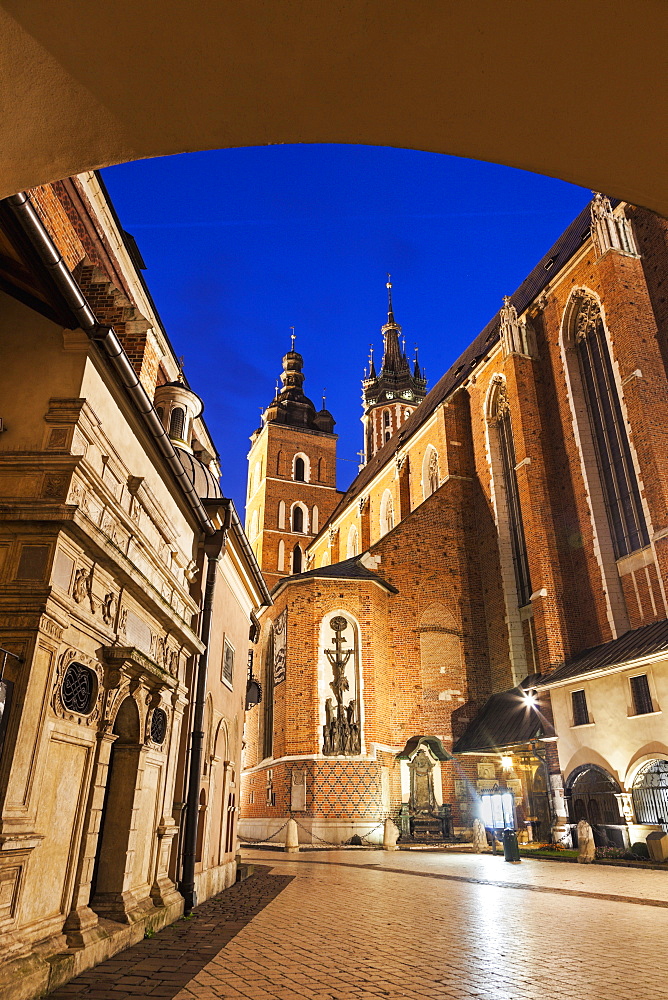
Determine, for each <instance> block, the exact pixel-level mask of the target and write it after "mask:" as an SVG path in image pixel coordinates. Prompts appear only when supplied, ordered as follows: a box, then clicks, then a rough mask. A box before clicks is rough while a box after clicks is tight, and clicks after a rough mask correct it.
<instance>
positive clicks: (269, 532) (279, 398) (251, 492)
mask: <svg viewBox="0 0 668 1000" xmlns="http://www.w3.org/2000/svg"><path fill="white" fill-rule="evenodd" d="M303 364H304V359H303V358H302V356H301V354H298V353H297V351H295V349H294V335H293V340H292V348H291V350H290V351H288V353H287V354H286V355H285V356H284V358H283V371H282V372H281V382H282V383H283V388H282V389H281V391H280V392H279V391H278V389H277V391H276V395H275V397H274V399H273V400H272V401H271V403H270V404H269V406H268V407H267V409H266V410H265V412H264V413H263V414H262V426H261V427H260V428H258V430H256V431H255V432H254V433H253V435H252V436H251V450H250V452H249V454H248V494H247V500H246V534H247V535H248V538H249V539H250V543H251V545H252V547H253V551H254V552H255V555H256V557H257V560H258V562H259V563H260V567H261V568H262V572H263V573H264V576H265V579H266V581H267V586H268V587H269V588H271V587H273V586H275V585H276V584H277V583H278V581H279V580H281V579H283V577H285V576H289V575H290V574H291V573H301V572H303V571H304V570H305V569H306V568H307V567H306V557H305V552H306V548H307V546H308V545H309V543H310V542H311V540H312V539H313V538H314V537H315V535H317V534H318V531H319V530H320V527H321V526H322V525H323V524H324V523H325V521H326V520H327V518H328V517H329V515H330V514H331V512H332V511H333V510H334V507H335V506H336V504H337V503H338V501H339V499H340V497H341V494H340V493H339V492H338V491H337V489H336V441H337V436H336V434H334V423H335V421H334V418H333V417H332V415H331V413H330V412H329V411H328V410H326V409H324V407H323V409H321V410H319V411H318V412H316V409H315V406H314V405H313V403H312V402H311V400H310V399H308V397H307V396H305V395H304V393H303V390H302V385H303V383H304V378H305V376H304V374H303V372H302V367H303Z"/></svg>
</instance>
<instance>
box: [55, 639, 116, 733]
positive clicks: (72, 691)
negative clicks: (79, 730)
mask: <svg viewBox="0 0 668 1000" xmlns="http://www.w3.org/2000/svg"><path fill="white" fill-rule="evenodd" d="M84 671H85V673H84ZM66 678H67V685H66V687H65V690H64V684H63V682H64V681H65V680H66ZM87 685H89V686H90V687H89V690H88V701H87V703H86V704H84V697H83V696H84V694H85V693H86V690H85V688H86V686H87ZM102 691H103V684H102V667H101V666H100V664H99V663H98V662H97V660H94V659H93V658H92V657H90V656H86V655H85V654H84V653H81V652H80V651H79V650H78V649H72V648H69V649H66V650H65V652H64V653H63V654H62V655H61V656H60V658H59V660H58V666H57V668H56V676H55V678H54V686H53V694H52V696H51V705H52V707H53V710H54V712H55V713H56V715H58V716H60V718H62V719H69V720H70V721H72V722H78V723H79V724H83V725H86V726H92V725H94V724H95V723H96V722H97V721H98V719H99V718H100V707H101V693H102ZM86 709H89V711H86Z"/></svg>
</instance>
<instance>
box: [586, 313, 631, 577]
mask: <svg viewBox="0 0 668 1000" xmlns="http://www.w3.org/2000/svg"><path fill="white" fill-rule="evenodd" d="M575 345H576V351H577V356H578V364H579V368H580V376H581V379H582V390H583V394H584V398H585V403H586V406H587V413H588V415H589V423H590V426H591V433H592V438H593V442H594V449H595V451H596V461H597V464H598V471H599V476H600V480H601V488H602V491H603V502H604V504H605V510H606V514H607V516H608V523H609V525H610V533H611V535H612V543H613V546H614V549H615V555H616V557H617V558H618V559H619V558H620V557H621V556H625V555H628V553H629V552H635V551H636V549H641V548H643V547H644V546H645V545H649V533H648V531H647V524H646V522H645V515H644V512H643V509H642V502H641V499H640V489H639V487H638V480H637V477H636V473H635V468H634V466H633V459H632V457H631V448H630V445H629V437H628V434H627V431H626V424H625V422H624V415H623V413H622V407H621V402H620V399H619V393H618V392H617V385H616V383H615V377H614V372H613V368H612V359H611V357H610V350H609V348H608V341H607V338H606V335H605V330H604V328H603V321H602V319H601V311H600V308H599V305H598V302H596V300H595V299H594V297H593V296H591V295H586V294H585V295H583V296H582V297H581V302H580V306H579V309H578V312H577V315H576V318H575Z"/></svg>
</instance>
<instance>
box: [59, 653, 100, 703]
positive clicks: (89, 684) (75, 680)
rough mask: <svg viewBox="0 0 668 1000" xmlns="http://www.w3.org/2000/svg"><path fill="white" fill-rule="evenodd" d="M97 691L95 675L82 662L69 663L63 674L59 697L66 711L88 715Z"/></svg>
mask: <svg viewBox="0 0 668 1000" xmlns="http://www.w3.org/2000/svg"><path fill="white" fill-rule="evenodd" d="M96 693H97V677H96V676H95V673H94V672H93V671H92V670H90V669H89V668H88V667H84V665H83V663H76V662H74V663H70V665H69V666H68V668H67V670H66V671H65V676H64V677H63V685H62V690H61V697H62V699H63V705H64V706H65V708H66V709H67V710H68V712H76V713H77V714H78V715H88V713H89V712H90V711H91V709H92V708H93V704H94V702H95V695H96Z"/></svg>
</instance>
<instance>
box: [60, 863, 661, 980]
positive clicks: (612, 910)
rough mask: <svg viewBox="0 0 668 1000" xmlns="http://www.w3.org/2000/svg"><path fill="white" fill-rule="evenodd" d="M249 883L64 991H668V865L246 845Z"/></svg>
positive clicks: (207, 904) (232, 890) (225, 894)
mask: <svg viewBox="0 0 668 1000" xmlns="http://www.w3.org/2000/svg"><path fill="white" fill-rule="evenodd" d="M247 857H248V859H249V860H253V861H254V862H256V863H258V864H260V865H262V866H264V867H262V868H261V869H260V871H259V872H258V874H256V875H254V876H252V877H251V878H250V879H248V880H247V881H246V882H244V883H241V884H240V885H237V886H234V887H233V888H232V889H229V890H228V891H227V892H225V893H222V894H221V895H220V896H219V897H217V898H216V899H214V900H210V901H208V902H207V903H204V904H203V905H202V906H201V907H199V908H198V909H197V910H196V911H195V914H194V915H193V918H192V919H191V920H188V921H180V922H178V923H177V924H176V925H173V926H172V927H170V928H166V929H165V930H164V931H162V932H161V933H160V934H158V935H156V936H155V938H153V939H151V940H147V941H144V942H142V943H141V944H139V945H137V946H135V947H134V948H130V949H128V950H127V951H126V952H123V953H121V954H119V955H117V956H116V957H115V958H113V959H111V960H109V961H108V962H105V963H103V964H102V965H101V966H98V967H97V968H96V969H94V970H91V971H90V972H89V973H88V974H85V975H82V976H80V977H79V978H78V979H76V980H73V981H72V982H71V983H70V984H68V985H67V986H66V987H63V988H62V989H60V990H58V991H56V992H55V993H53V994H51V998H52V1000H56V998H57V1000H65V997H68V998H76V997H81V998H82V1000H85V998H89V1000H90V998H95V1000H126V998H129V997H137V996H147V997H162V998H173V1000H193V998H197V1000H214V998H215V1000H218V998H238V1000H378V998H381V997H384V998H391V1000H564V998H565V997H566V998H569V1000H631V998H633V1000H663V998H667V1000H668V953H667V951H666V948H665V946H664V942H665V938H666V934H667V933H668V875H666V873H664V872H651V871H642V870H634V869H619V868H607V867H598V866H596V867H592V866H587V867H584V866H576V865H571V864H560V863H556V862H548V861H531V860H527V861H523V862H522V864H521V865H508V864H506V863H505V862H504V861H503V860H502V858H498V857H497V858H493V857H489V856H482V857H480V856H466V855H461V854H439V853H422V852H420V853H417V852H416V853H407V852H403V851H402V852H393V853H383V852H382V851H360V852H352V851H345V852H344V851H332V852H303V853H301V854H299V855H290V856H286V855H284V854H281V853H278V852H269V851H267V852H260V851H248V852H247Z"/></svg>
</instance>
